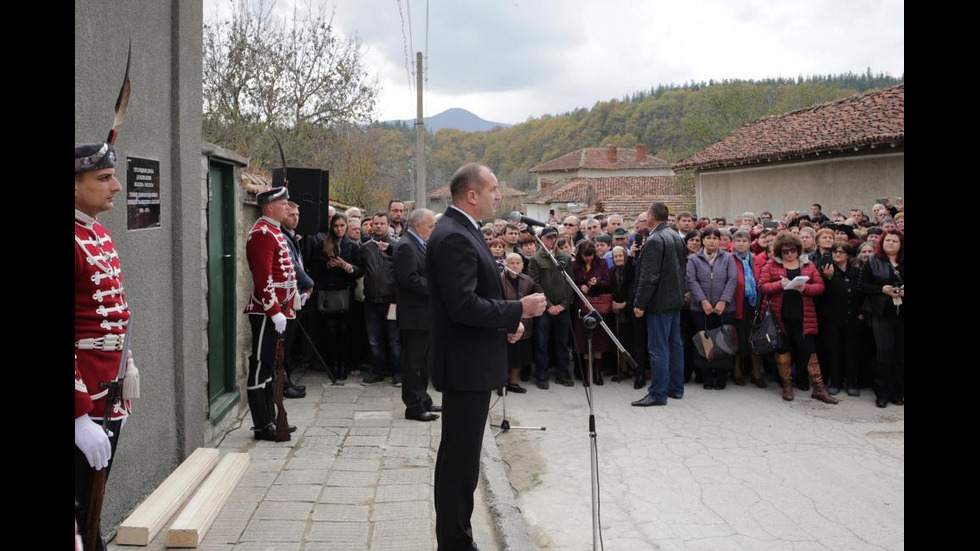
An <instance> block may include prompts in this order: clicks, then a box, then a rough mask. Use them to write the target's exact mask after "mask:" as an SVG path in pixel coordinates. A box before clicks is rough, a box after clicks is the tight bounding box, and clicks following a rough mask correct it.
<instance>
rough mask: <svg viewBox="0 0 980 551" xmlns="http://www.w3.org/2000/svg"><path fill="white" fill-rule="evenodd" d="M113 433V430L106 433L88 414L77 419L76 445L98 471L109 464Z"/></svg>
mask: <svg viewBox="0 0 980 551" xmlns="http://www.w3.org/2000/svg"><path fill="white" fill-rule="evenodd" d="M111 434H112V432H111V431H110V432H109V434H106V433H105V431H103V430H102V427H100V426H99V425H97V424H96V423H94V422H92V419H91V418H90V417H89V416H88V415H82V416H81V417H79V418H78V419H75V445H76V446H78V449H80V450H82V453H83V454H85V459H88V464H89V465H91V466H92V468H93V469H95V470H97V471H100V470H102V469H104V468H106V467H108V466H109V459H110V458H111V457H112V444H110V443H109V436H110V435H111Z"/></svg>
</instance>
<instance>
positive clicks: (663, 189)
mask: <svg viewBox="0 0 980 551" xmlns="http://www.w3.org/2000/svg"><path fill="white" fill-rule="evenodd" d="M668 195H670V196H673V195H679V194H678V190H677V178H676V177H674V176H629V177H612V178H575V179H574V180H572V181H570V182H568V183H567V184H564V185H561V186H559V187H557V188H555V189H554V190H552V191H551V193H550V194H540V193H539V194H537V195H535V196H532V197H529V198H528V202H529V203H536V204H539V205H546V204H550V203H589V204H591V203H594V202H595V201H597V200H602V199H606V198H610V197H648V196H668Z"/></svg>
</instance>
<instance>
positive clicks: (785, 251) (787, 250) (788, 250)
mask: <svg viewBox="0 0 980 551" xmlns="http://www.w3.org/2000/svg"><path fill="white" fill-rule="evenodd" d="M790 253H793V254H796V249H783V250H782V254H784V255H785V254H790Z"/></svg>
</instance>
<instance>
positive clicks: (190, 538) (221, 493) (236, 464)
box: [167, 453, 248, 547]
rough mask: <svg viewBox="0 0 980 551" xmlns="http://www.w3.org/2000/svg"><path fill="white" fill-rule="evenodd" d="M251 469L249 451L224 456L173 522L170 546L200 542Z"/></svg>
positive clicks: (186, 545) (168, 543)
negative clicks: (246, 472)
mask: <svg viewBox="0 0 980 551" xmlns="http://www.w3.org/2000/svg"><path fill="white" fill-rule="evenodd" d="M247 469H248V454H247V453H229V454H227V455H225V456H224V457H223V458H221V462H220V463H218V466H217V467H215V469H214V472H212V473H211V476H209V477H208V479H207V480H205V481H204V484H201V488H200V489H199V490H198V491H197V493H196V494H194V497H193V498H191V500H190V502H189V503H188V504H187V506H186V507H184V510H183V511H181V512H180V515H178V516H177V518H176V520H174V522H173V524H171V525H170V528H169V529H168V530H167V547H197V546H198V545H200V544H201V541H202V540H203V539H204V535H205V534H207V532H208V529H209V528H211V524H212V523H213V522H214V519H215V517H217V516H218V513H219V512H221V508H222V507H223V506H224V504H225V502H226V501H228V497H229V496H230V495H231V492H232V491H233V490H234V489H235V486H236V485H237V484H238V481H239V480H240V479H241V478H242V475H244V474H245V471H246V470H247Z"/></svg>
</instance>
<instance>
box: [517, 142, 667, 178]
mask: <svg viewBox="0 0 980 551" xmlns="http://www.w3.org/2000/svg"><path fill="white" fill-rule="evenodd" d="M608 154H609V148H608V147H586V148H584V149H579V150H578V151H573V152H572V153H569V154H567V155H562V156H561V157H558V158H557V159H554V160H551V161H548V162H547V163H544V164H541V165H538V166H536V167H534V168H532V169H531V170H530V171H529V172H556V171H574V170H579V169H590V170H625V169H636V168H670V164H669V163H668V162H667V161H665V160H663V159H660V158H658V157H654V156H653V155H650V154H649V153H648V154H647V160H646V161H642V162H641V161H637V160H636V150H635V149H631V148H628V147H617V148H616V160H615V161H610V160H609V158H608Z"/></svg>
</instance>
